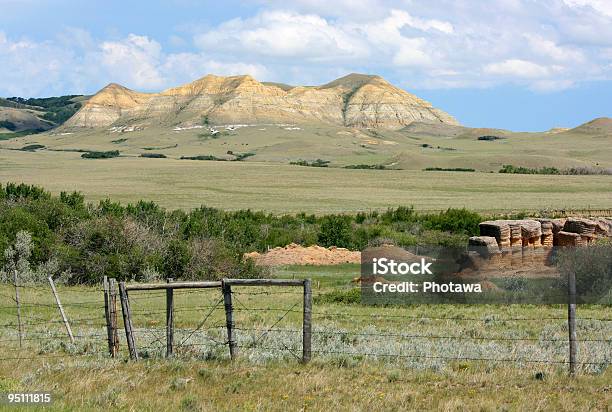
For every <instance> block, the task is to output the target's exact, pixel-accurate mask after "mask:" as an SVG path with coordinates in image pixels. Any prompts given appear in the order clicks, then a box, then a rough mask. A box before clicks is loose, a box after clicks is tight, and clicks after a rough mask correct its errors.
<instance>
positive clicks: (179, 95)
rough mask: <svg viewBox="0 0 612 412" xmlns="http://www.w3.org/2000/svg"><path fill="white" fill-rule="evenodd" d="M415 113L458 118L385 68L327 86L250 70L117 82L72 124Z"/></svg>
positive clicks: (391, 117)
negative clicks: (160, 84) (183, 79)
mask: <svg viewBox="0 0 612 412" xmlns="http://www.w3.org/2000/svg"><path fill="white" fill-rule="evenodd" d="M414 121H428V122H433V123H444V124H451V125H457V124H458V123H457V121H456V120H455V119H454V118H453V117H452V116H450V115H449V114H447V113H445V112H443V111H441V110H439V109H436V108H434V107H433V106H432V105H431V104H430V103H429V102H426V101H425V100H422V99H420V98H418V97H417V96H415V95H413V94H411V93H408V92H407V91H405V90H402V89H400V88H398V87H395V86H393V85H392V84H390V83H389V82H387V81H386V80H384V79H383V78H381V77H379V76H370V75H363V74H350V75H348V76H344V77H342V78H340V79H337V80H334V81H332V82H330V83H327V84H324V85H322V86H288V85H285V84H279V83H269V82H268V83H262V82H259V81H257V80H256V79H254V78H253V77H251V76H248V75H245V76H230V77H221V76H215V75H207V76H205V77H202V78H201V79H198V80H196V81H194V82H191V83H187V84H184V85H182V86H178V87H174V88H171V89H167V90H164V91H162V92H161V93H151V94H146V93H139V92H136V91H133V90H130V89H127V88H125V87H123V86H120V85H116V84H110V85H108V86H106V87H105V88H103V89H102V90H100V91H99V92H98V93H97V94H96V95H94V96H93V97H92V98H91V99H90V100H89V101H88V102H87V103H86V104H85V105H84V106H83V107H82V108H81V110H79V111H78V112H77V113H76V114H75V115H74V116H73V117H72V118H71V119H70V120H69V121H68V122H66V127H72V128H96V127H109V126H117V127H119V126H128V125H129V126H134V127H139V128H146V127H151V126H162V127H175V126H179V127H194V126H202V125H224V124H244V123H248V124H253V123H256V124H266V123H274V124H279V123H298V124H309V123H323V124H328V125H335V126H347V127H356V128H380V129H400V128H402V127H404V126H406V125H409V124H411V123H412V122H414Z"/></svg>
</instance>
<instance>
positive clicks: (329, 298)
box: [314, 288, 361, 305]
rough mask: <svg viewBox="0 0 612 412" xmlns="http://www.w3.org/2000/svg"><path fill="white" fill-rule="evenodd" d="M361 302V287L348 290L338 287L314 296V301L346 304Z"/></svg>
mask: <svg viewBox="0 0 612 412" xmlns="http://www.w3.org/2000/svg"><path fill="white" fill-rule="evenodd" d="M359 302H361V289H360V288H353V289H348V290H341V289H336V290H334V291H332V292H329V293H325V294H322V295H318V296H316V297H315V298H314V303H317V304H320V303H340V304H345V305H350V304H356V303H359Z"/></svg>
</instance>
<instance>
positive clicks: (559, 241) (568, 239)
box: [555, 231, 586, 246]
mask: <svg viewBox="0 0 612 412" xmlns="http://www.w3.org/2000/svg"><path fill="white" fill-rule="evenodd" d="M585 244H586V242H585V241H584V240H582V239H581V237H580V235H579V234H578V233H571V232H565V231H561V232H559V233H557V234H556V235H555V246H584V245H585Z"/></svg>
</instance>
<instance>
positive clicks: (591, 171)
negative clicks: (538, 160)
mask: <svg viewBox="0 0 612 412" xmlns="http://www.w3.org/2000/svg"><path fill="white" fill-rule="evenodd" d="M499 173H517V174H524V175H612V169H605V168H601V167H587V166H584V167H571V168H569V169H557V168H556V167H541V168H539V169H537V168H529V167H522V166H514V165H503V167H502V168H501V169H500V170H499Z"/></svg>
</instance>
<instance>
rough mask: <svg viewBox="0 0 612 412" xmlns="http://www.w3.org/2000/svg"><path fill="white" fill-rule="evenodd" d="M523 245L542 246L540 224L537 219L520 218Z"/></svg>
mask: <svg viewBox="0 0 612 412" xmlns="http://www.w3.org/2000/svg"><path fill="white" fill-rule="evenodd" d="M521 234H522V236H523V247H531V248H539V247H542V225H541V224H540V222H538V221H537V220H521Z"/></svg>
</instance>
